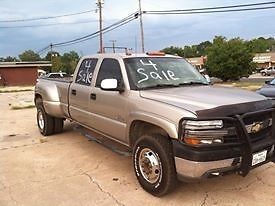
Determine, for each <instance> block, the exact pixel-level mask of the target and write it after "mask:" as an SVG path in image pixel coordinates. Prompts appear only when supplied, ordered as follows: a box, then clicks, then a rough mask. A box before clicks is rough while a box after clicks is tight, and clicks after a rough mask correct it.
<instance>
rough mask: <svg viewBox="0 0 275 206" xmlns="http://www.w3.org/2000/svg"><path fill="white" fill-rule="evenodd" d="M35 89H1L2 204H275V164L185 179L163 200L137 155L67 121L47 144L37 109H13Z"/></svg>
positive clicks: (6, 205)
mask: <svg viewBox="0 0 275 206" xmlns="http://www.w3.org/2000/svg"><path fill="white" fill-rule="evenodd" d="M32 98H33V94H32V92H29V91H28V92H17V93H3V94H1V93H0V205H1V206H8V205H16V206H17V205H27V206H32V205H35V206H37V205H39V206H44V205H45V206H49V205H53V206H55V205H58V206H59V205H60V206H61V205H64V206H70V205H72V206H76V205H85V206H86V205H130V206H133V205H143V206H144V205H158V206H161V205H165V206H166V205H194V206H197V205H198V206H203V205H204V206H206V205H250V206H252V205H265V206H267V205H274V204H275V195H274V194H275V178H274V177H275V165H274V164H272V163H269V164H267V165H264V166H262V167H260V168H257V169H255V170H253V171H251V172H250V174H249V175H248V176H247V177H245V178H242V177H240V176H238V175H230V176H226V177H222V178H217V179H210V180H207V181H204V182H201V183H189V184H185V183H180V184H179V185H178V187H177V189H176V190H175V191H174V192H173V193H171V194H169V195H167V196H165V197H162V198H156V197H153V196H151V195H150V194H148V193H146V192H144V191H143V190H142V189H141V187H140V186H139V184H138V182H137V180H136V178H135V175H134V172H133V167H132V161H131V157H127V156H122V155H119V154H117V153H115V152H113V151H112V150H110V149H107V148H106V147H104V146H102V145H100V144H98V143H96V142H94V141H89V140H88V139H87V138H86V137H85V136H83V135H81V134H80V133H79V132H78V131H76V130H74V129H73V128H74V125H73V124H71V123H66V125H65V131H64V133H62V134H58V135H53V136H50V137H48V138H47V139H46V142H44V143H41V141H40V139H41V138H42V136H41V135H40V133H39V132H38V129H37V125H36V120H35V114H36V110H35V109H34V108H32V109H23V110H11V106H9V104H10V105H11V104H13V103H16V102H17V101H26V102H29V101H31V100H32Z"/></svg>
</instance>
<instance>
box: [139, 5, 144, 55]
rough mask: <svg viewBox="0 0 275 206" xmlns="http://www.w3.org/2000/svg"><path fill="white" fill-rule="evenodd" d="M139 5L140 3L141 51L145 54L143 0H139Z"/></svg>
mask: <svg viewBox="0 0 275 206" xmlns="http://www.w3.org/2000/svg"><path fill="white" fill-rule="evenodd" d="M138 3H139V23H140V37H141V51H142V53H145V49H144V33H143V22H142V10H141V0H138Z"/></svg>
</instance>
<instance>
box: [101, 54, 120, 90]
mask: <svg viewBox="0 0 275 206" xmlns="http://www.w3.org/2000/svg"><path fill="white" fill-rule="evenodd" d="M104 79H117V80H118V82H121V81H122V74H121V69H120V65H119V62H118V61H117V60H116V59H104V60H103V62H102V63H101V66H100V69H99V72H98V75H97V80H96V87H100V84H101V81H102V80H104Z"/></svg>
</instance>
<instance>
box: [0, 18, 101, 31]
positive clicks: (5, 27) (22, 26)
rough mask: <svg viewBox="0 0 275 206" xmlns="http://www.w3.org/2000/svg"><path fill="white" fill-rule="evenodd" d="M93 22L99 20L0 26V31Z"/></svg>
mask: <svg viewBox="0 0 275 206" xmlns="http://www.w3.org/2000/svg"><path fill="white" fill-rule="evenodd" d="M92 22H97V20H90V21H79V22H63V23H52V24H38V25H21V26H0V29H16V28H35V27H48V26H57V25H74V24H87V23H92Z"/></svg>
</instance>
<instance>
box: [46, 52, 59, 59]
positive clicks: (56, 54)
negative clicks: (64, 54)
mask: <svg viewBox="0 0 275 206" xmlns="http://www.w3.org/2000/svg"><path fill="white" fill-rule="evenodd" d="M53 57H60V54H59V53H58V52H56V51H52V52H51V51H50V52H48V53H47V55H46V56H45V57H44V60H45V61H51V60H52V58H53Z"/></svg>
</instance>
